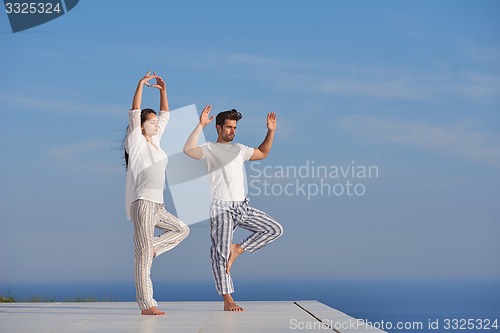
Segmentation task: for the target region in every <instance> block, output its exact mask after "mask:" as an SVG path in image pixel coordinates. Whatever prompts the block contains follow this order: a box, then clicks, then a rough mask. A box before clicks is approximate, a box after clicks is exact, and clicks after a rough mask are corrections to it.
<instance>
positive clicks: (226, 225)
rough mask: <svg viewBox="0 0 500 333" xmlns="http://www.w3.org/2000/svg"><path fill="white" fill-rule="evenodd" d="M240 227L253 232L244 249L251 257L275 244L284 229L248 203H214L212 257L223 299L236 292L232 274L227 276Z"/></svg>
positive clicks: (243, 244)
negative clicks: (236, 234) (233, 242)
mask: <svg viewBox="0 0 500 333" xmlns="http://www.w3.org/2000/svg"><path fill="white" fill-rule="evenodd" d="M236 227H241V228H243V229H246V230H249V231H251V232H252V234H251V235H250V236H248V237H247V238H245V239H244V240H243V241H242V242H241V243H240V246H241V247H242V248H243V250H245V251H248V252H250V253H254V252H255V251H257V250H259V249H261V248H262V247H264V246H266V245H267V244H269V243H271V242H273V241H274V240H276V239H277V238H278V237H280V236H281V234H282V233H283V228H282V227H281V225H280V224H279V223H278V222H276V221H275V220H274V219H273V218H272V217H270V216H269V215H267V214H266V213H264V212H262V211H260V210H258V209H255V208H253V207H251V206H249V204H248V199H245V201H222V200H213V201H212V204H211V206H210V233H211V240H212V247H211V249H210V257H211V261H212V273H213V275H214V282H215V289H217V293H218V294H219V295H223V294H231V293H233V292H234V286H233V280H232V279H231V274H226V264H227V260H228V259H229V254H230V246H231V243H232V240H233V233H234V230H235V229H236Z"/></svg>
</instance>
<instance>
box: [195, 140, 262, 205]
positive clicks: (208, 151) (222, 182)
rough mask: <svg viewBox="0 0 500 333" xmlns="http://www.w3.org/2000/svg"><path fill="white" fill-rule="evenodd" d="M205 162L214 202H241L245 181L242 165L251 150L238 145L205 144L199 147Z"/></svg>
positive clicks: (243, 195)
mask: <svg viewBox="0 0 500 333" xmlns="http://www.w3.org/2000/svg"><path fill="white" fill-rule="evenodd" d="M200 148H201V149H202V151H203V157H202V159H203V160H205V161H206V163H207V168H208V178H209V180H210V189H211V192H212V198H213V199H214V200H223V201H243V200H245V197H246V187H245V184H246V179H245V173H244V166H243V163H244V162H246V161H248V160H249V159H250V157H251V156H252V154H253V148H250V147H247V146H245V145H242V144H240V143H214V142H207V143H205V144H203V145H201V146H200Z"/></svg>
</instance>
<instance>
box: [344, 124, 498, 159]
mask: <svg viewBox="0 0 500 333" xmlns="http://www.w3.org/2000/svg"><path fill="white" fill-rule="evenodd" d="M338 126H339V127H341V128H342V129H343V130H345V131H347V132H349V133H351V134H352V135H355V136H358V137H360V138H363V139H366V140H369V141H371V142H380V143H386V144H397V145H403V146H408V147H412V148H417V149H421V150H424V151H429V152H433V153H440V154H444V155H449V156H454V157H459V158H465V159H468V160H473V161H476V162H480V163H484V164H488V165H493V166H495V167H497V168H500V136H499V135H498V134H495V133H488V132H482V131H477V130H474V129H471V128H468V127H467V126H466V125H464V124H462V123H455V124H447V125H441V126H438V125H434V124H429V123H424V122H408V121H401V120H394V119H382V118H376V117H373V116H368V115H355V116H351V117H347V118H343V119H341V120H340V122H339V125H338Z"/></svg>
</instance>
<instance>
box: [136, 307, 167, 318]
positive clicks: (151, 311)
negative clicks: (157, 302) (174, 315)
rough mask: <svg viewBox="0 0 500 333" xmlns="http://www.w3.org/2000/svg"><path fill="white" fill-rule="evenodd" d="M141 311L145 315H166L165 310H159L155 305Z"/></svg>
mask: <svg viewBox="0 0 500 333" xmlns="http://www.w3.org/2000/svg"><path fill="white" fill-rule="evenodd" d="M141 313H142V314H143V315H150V316H164V315H165V312H163V311H160V310H158V308H157V307H156V306H153V307H151V308H149V309H147V310H142V311H141Z"/></svg>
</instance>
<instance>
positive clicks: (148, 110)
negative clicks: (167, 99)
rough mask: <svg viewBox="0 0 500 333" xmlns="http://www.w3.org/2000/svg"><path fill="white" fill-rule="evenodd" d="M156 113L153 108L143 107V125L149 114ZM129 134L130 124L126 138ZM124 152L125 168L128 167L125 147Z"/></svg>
mask: <svg viewBox="0 0 500 333" xmlns="http://www.w3.org/2000/svg"><path fill="white" fill-rule="evenodd" d="M151 113H152V114H156V111H155V110H153V109H143V110H141V125H142V124H144V123H145V122H146V120H148V114H151ZM127 136H128V126H127V134H126V135H125V140H127ZM125 140H124V141H123V143H124V144H125ZM123 153H124V157H125V170H127V169H128V153H127V150H126V149H125V147H123Z"/></svg>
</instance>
